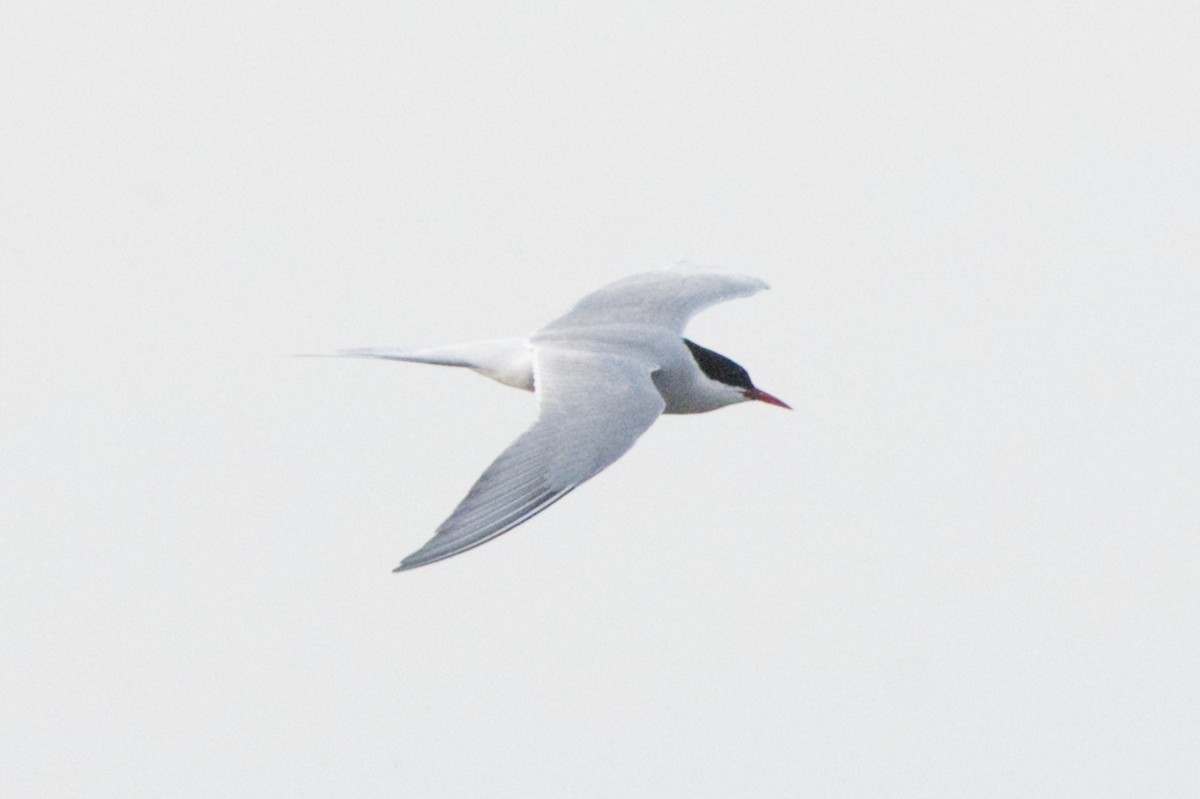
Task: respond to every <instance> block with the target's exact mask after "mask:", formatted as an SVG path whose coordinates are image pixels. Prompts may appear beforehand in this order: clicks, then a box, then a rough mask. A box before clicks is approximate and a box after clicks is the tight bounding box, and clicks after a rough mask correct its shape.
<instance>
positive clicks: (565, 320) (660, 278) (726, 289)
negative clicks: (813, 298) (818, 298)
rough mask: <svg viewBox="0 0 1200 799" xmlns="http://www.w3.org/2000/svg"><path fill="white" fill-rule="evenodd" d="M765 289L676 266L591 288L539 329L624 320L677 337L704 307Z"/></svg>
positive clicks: (739, 278)
mask: <svg viewBox="0 0 1200 799" xmlns="http://www.w3.org/2000/svg"><path fill="white" fill-rule="evenodd" d="M765 288H767V284H766V283H764V282H763V281H761V280H759V279H758V278H756V277H750V276H749V275H734V274H730V273H728V272H721V271H718V270H715V269H710V268H707V267H693V266H688V265H686V264H680V265H677V266H675V267H673V268H671V269H664V270H663V271H661V272H643V273H642V274H639V275H633V276H631V277H627V278H625V279H624V280H618V281H617V282H616V283H610V284H609V285H607V286H605V287H604V288H602V289H598V290H596V291H593V292H592V293H591V294H588V295H587V296H586V297H584V298H583V299H582V300H580V301H579V302H578V303H576V305H575V307H574V308H572V309H571V310H570V311H568V312H567V313H566V314H564V315H563V316H561V317H559V318H558V319H555V320H554V321H553V322H551V323H550V324H549V325H547V326H546V327H545V328H544V329H545V330H556V329H563V328H570V327H583V326H589V325H603V324H613V323H630V324H648V325H659V326H662V327H666V328H669V329H670V330H673V331H674V332H676V333H679V334H681V335H682V333H683V329H684V327H686V326H687V323H688V320H689V319H691V318H692V317H693V316H695V315H696V314H698V313H700V311H703V310H704V309H705V308H708V307H709V306H711V305H716V304H717V303H718V302H724V301H725V300H732V299H734V298H736V297H748V296H750V295H751V294H755V293H757V292H759V291H762V290H763V289H765Z"/></svg>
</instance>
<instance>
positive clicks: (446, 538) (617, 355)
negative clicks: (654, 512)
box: [339, 266, 787, 571]
mask: <svg viewBox="0 0 1200 799" xmlns="http://www.w3.org/2000/svg"><path fill="white" fill-rule="evenodd" d="M766 287H767V286H766V284H765V283H763V282H762V281H761V280H758V279H757V278H752V277H748V276H744V275H732V274H727V273H724V272H718V271H715V270H712V269H706V268H696V267H681V266H677V267H675V268H672V269H668V270H664V271H661V272H648V273H644V274H640V275H633V276H632V277H628V278H625V279H624V280H620V281H618V282H616V283H613V284H610V285H608V286H605V287H603V288H601V289H599V290H598V291H595V292H593V293H591V294H589V295H587V296H586V297H584V298H583V299H582V300H580V301H579V302H578V303H577V304H576V305H575V307H574V308H572V309H571V310H570V311H568V312H567V313H566V314H564V315H563V316H561V317H559V318H558V319H556V320H554V321H553V322H551V323H550V324H548V325H546V326H545V327H543V328H542V329H541V330H538V331H537V332H536V333H534V334H533V335H531V336H530V337H528V338H526V339H496V340H490V341H481V342H473V343H470V344H462V345H455V346H450V347H433V348H428V349H417V350H397V349H358V350H343V351H342V352H340V353H339V354H340V355H348V356H359V357H370V358H383V359H387V360H397V361H410V362H417V363H430V364H439V365H443V366H460V367H466V368H469V369H473V370H475V371H477V372H479V373H480V374H483V375H485V376H486V377H490V378H491V379H493V380H496V381H498V382H500V383H503V384H505V385H509V386H513V387H515V388H521V389H525V390H528V391H533V392H535V394H536V395H537V399H538V405H539V416H538V420H537V421H536V422H535V423H534V424H533V426H532V427H530V428H529V430H527V431H526V432H525V433H524V434H523V435H521V436H520V437H519V438H518V439H517V440H516V441H515V442H514V443H513V444H512V445H510V446H509V448H508V449H506V450H505V451H504V452H503V453H501V455H500V457H499V458H497V459H496V461H495V462H493V463H492V465H491V466H489V467H488V468H487V470H486V471H484V473H483V475H482V476H481V477H480V478H479V480H478V481H477V482H476V483H475V485H474V486H473V487H472V488H471V490H470V492H469V493H468V494H467V496H466V498H464V499H463V501H462V502H461V503H459V505H458V507H457V508H456V509H455V510H454V512H453V513H452V514H451V515H450V518H448V519H447V520H446V521H445V522H443V523H442V525H441V526H440V527H438V530H437V532H436V533H435V534H434V536H433V538H432V539H430V541H429V542H428V543H426V544H425V546H424V547H422V548H421V549H419V550H418V551H417V552H414V553H413V554H412V555H409V556H408V557H407V558H405V559H404V561H403V562H402V563H401V564H400V566H399V567H398V568H397V569H396V570H397V571H401V570H405V569H411V568H414V567H416V566H423V565H425V564H427V563H433V562H434V561H438V560H442V559H443V558H447V557H450V556H452V555H456V554H458V553H460V552H463V551H465V550H467V549H470V548H472V547H475V546H478V545H479V544H482V543H483V542H485V541H488V540H490V539H491V538H494V537H496V536H498V535H500V534H501V533H504V532H506V531H508V530H511V529H512V528H513V527H516V526H517V525H518V524H521V523H522V522H524V521H526V520H528V519H529V518H531V517H532V516H534V515H535V514H537V513H539V512H540V511H542V510H544V509H545V508H546V507H548V506H549V505H551V504H552V503H554V502H556V501H557V500H559V499H561V498H562V497H563V496H565V495H566V494H567V493H568V492H570V491H571V490H573V489H574V488H575V487H576V486H578V485H579V484H580V483H583V482H584V481H585V480H588V479H589V478H591V477H593V476H595V475H596V474H597V473H599V472H600V471H601V470H603V469H604V468H605V467H606V466H608V465H609V464H611V463H612V462H613V461H615V460H617V458H619V457H621V455H623V454H624V453H625V452H626V451H627V450H628V449H629V448H630V447H631V446H633V443H634V442H635V441H636V440H637V438H638V437H639V436H640V435H641V434H642V433H644V432H645V431H646V430H647V429H648V428H649V427H650V425H651V424H653V423H654V420H655V419H657V418H658V416H659V414H661V413H703V412H706V411H711V410H715V409H717V408H720V407H724V406H725V405H732V404H735V403H738V402H744V401H746V400H751V399H756V400H761V401H764V402H768V403H770V404H774V405H781V406H783V407H787V405H785V404H784V403H783V402H782V401H780V400H778V399H776V398H775V397H772V396H771V395H770V394H767V393H766V392H764V391H761V390H759V389H757V388H755V387H754V385H753V384H752V383H751V382H750V377H749V375H748V374H746V371H745V370H744V369H742V368H741V367H740V366H738V365H737V364H735V363H734V362H733V361H731V360H729V359H728V358H725V357H724V356H722V355H719V354H717V353H715V352H712V351H711V350H707V349H705V348H703V347H700V346H699V345H697V344H695V343H694V342H691V341H688V340H687V339H685V338H683V328H684V327H685V325H686V324H687V321H688V319H690V318H691V316H692V315H694V314H695V313H697V312H699V311H701V310H703V309H704V308H707V307H709V306H710V305H713V304H715V303H718V302H722V301H724V300H729V299H733V298H735V297H743V296H748V295H750V294H754V293H756V292H758V291H760V290H761V289H764V288H766Z"/></svg>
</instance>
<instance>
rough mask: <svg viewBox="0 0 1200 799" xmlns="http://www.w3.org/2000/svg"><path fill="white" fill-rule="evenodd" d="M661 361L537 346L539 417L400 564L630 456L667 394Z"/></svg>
mask: <svg viewBox="0 0 1200 799" xmlns="http://www.w3.org/2000/svg"><path fill="white" fill-rule="evenodd" d="M655 368H656V365H655V364H650V363H646V362H644V361H641V360H636V359H633V358H624V357H619V356H615V355H611V354H607V353H596V352H589V351H587V350H580V349H563V348H557V347H538V348H537V349H536V350H535V351H534V380H535V382H536V391H537V396H538V404H539V406H540V411H541V412H540V415H539V416H538V420H537V421H536V422H534V424H533V426H532V427H530V428H529V429H528V430H526V431H525V433H524V434H522V435H521V437H520V438H518V439H517V440H516V441H515V442H513V443H512V444H511V445H510V446H509V447H508V449H506V450H504V452H502V453H501V454H500V457H499V458H497V459H496V460H495V461H494V462H493V463H492V465H491V466H489V467H488V468H487V470H486V471H484V473H483V475H482V476H481V477H480V478H479V480H478V481H477V482H476V483H475V485H474V486H473V487H472V488H471V490H470V492H469V493H468V494H467V496H466V498H465V499H463V501H462V502H460V503H459V504H458V507H457V508H455V509H454V513H452V514H451V515H450V518H448V519H446V521H444V522H442V524H441V526H440V527H438V529H437V532H436V533H434V536H433V538H431V539H430V540H429V541H428V543H426V544H425V546H423V547H421V548H420V549H419V550H417V551H416V552H414V553H413V554H411V555H409V556H408V557H407V558H405V559H404V560H403V562H401V564H400V566H399V567H398V568H397V569H396V571H403V570H405V569H412V568H415V567H417V566H424V565H425V564H427V563H433V562H434V561H438V560H442V559H443V558H448V557H450V556H451V555H457V554H458V553H460V552H463V551H465V550H468V549H470V548H471V547H475V546H478V545H480V544H482V543H483V542H485V541H487V540H489V539H492V538H495V537H496V536H498V535H500V534H501V533H504V532H507V531H509V530H511V529H512V528H514V527H516V526H517V525H518V524H521V523H522V522H524V521H526V520H527V519H530V518H532V517H533V516H534V515H536V514H538V513H539V512H541V511H543V510H545V509H546V508H548V507H549V506H550V505H551V504H553V503H554V502H557V501H558V500H559V499H562V497H563V496H565V495H566V494H567V493H568V492H569V491H571V490H572V489H573V488H575V487H576V486H578V485H579V484H580V483H582V482H584V481H585V480H587V479H589V478H591V477H594V476H595V475H596V474H598V473H599V472H600V471H601V470H603V469H604V468H605V467H606V466H608V465H609V464H610V463H612V462H613V461H615V460H616V459H617V458H619V457H621V456H622V455H624V454H625V452H626V451H627V450H628V449H629V448H630V447H632V446H633V442H634V441H636V440H637V438H638V436H640V435H641V434H642V433H644V432H646V430H647V429H648V428H649V427H650V425H652V424H654V420H655V419H657V418H658V416H659V414H661V413H662V409H663V399H662V395H660V394H659V393H658V389H656V388H655V387H654V382H653V381H652V380H651V378H650V375H651V372H652V371H653V370H654V369H655Z"/></svg>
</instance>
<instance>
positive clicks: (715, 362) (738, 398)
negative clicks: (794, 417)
mask: <svg viewBox="0 0 1200 799" xmlns="http://www.w3.org/2000/svg"><path fill="white" fill-rule="evenodd" d="M683 343H684V344H687V347H688V349H689V350H691V353H692V358H694V359H695V361H696V365H697V366H699V367H700V371H702V372H704V376H705V377H707V378H708V379H709V380H712V381H713V382H715V383H717V384H719V390H720V391H721V392H722V393H723V394H726V395H727V401H726V402H725V403H724V404H726V405H733V404H734V403H738V402H747V401H749V400H758V401H759V402H765V403H767V404H768V405H778V406H779V407H780V408H787V409H788V410H791V408H792V406H791V405H788V404H787V403H786V402H784V401H783V400H781V399H779V398H778V397H776V396H774V395H772V394H768V393H767V392H765V391H763V390H762V389H761V388H758V387H757V386H755V385H754V383H753V382H752V381H751V380H750V373H749V372H747V371H746V370H745V369H743V368H742V367H741V365H740V364H738V363H735V362H734V361H732V360H730V359H729V358H726V357H725V356H724V355H722V354H721V353H719V352H713V351H712V350H710V349H706V348H705V347H701V346H700V345H699V344H697V343H696V342H694V341H688V340H687V339H686V338H685V339H684V340H683Z"/></svg>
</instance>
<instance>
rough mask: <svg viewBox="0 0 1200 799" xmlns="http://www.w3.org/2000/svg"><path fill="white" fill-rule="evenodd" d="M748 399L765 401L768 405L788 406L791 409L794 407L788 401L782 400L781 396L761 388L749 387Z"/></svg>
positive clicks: (747, 391)
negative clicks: (773, 394)
mask: <svg viewBox="0 0 1200 799" xmlns="http://www.w3.org/2000/svg"><path fill="white" fill-rule="evenodd" d="M746 399H752V400H758V401H759V402H765V403H767V404H768V405H778V406H779V407H780V408H787V409H788V410H789V411H790V410H791V409H792V406H791V405H788V404H787V403H786V402H784V401H783V400H781V399H780V398H779V397H775V396H772V395H770V394H768V393H767V392H765V391H763V390H762V389H761V388H750V389H747V390H746Z"/></svg>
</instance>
